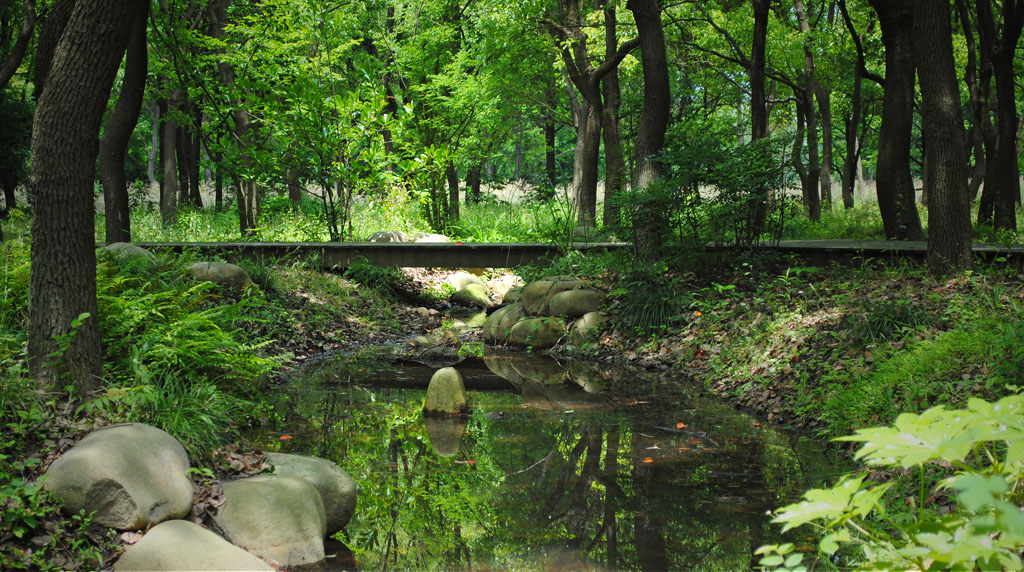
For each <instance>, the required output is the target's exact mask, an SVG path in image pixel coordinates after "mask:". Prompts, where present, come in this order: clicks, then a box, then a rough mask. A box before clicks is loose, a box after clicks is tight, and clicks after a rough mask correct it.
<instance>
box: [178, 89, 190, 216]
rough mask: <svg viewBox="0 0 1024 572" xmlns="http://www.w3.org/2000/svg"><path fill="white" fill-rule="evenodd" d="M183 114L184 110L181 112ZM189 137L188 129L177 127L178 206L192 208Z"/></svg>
mask: <svg viewBox="0 0 1024 572" xmlns="http://www.w3.org/2000/svg"><path fill="white" fill-rule="evenodd" d="M187 106H188V103H187V102H185V103H184V104H183V105H182V106H181V107H182V108H184V107H187ZM181 111H182V112H184V109H182V110H181ZM190 139H191V138H190V137H189V134H188V128H187V127H186V126H185V125H180V124H179V125H178V135H177V138H176V139H175V154H176V155H177V160H178V204H179V205H184V206H192V191H191V189H192V184H191V183H190V182H189V180H188V177H189V174H190V173H191V171H192V169H191V166H190V165H189V159H190V158H191V157H192V153H191V152H190V150H189V146H190V145H189V142H190Z"/></svg>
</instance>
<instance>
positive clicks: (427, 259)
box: [136, 240, 1024, 269]
mask: <svg viewBox="0 0 1024 572" xmlns="http://www.w3.org/2000/svg"><path fill="white" fill-rule="evenodd" d="M136 244H137V245H138V246H141V247H143V248H147V249H150V250H160V249H171V250H174V251H176V252H181V251H184V250H192V251H195V252H197V253H198V254H199V255H200V256H204V257H209V256H214V255H220V256H223V257H225V258H227V259H236V258H253V257H263V258H303V259H309V258H312V259H314V260H318V261H319V263H320V266H321V268H325V269H329V268H347V267H348V266H351V265H352V264H353V263H354V262H356V261H358V260H361V259H365V260H367V261H368V262H370V263H372V264H375V265H377V266H400V267H423V268H515V267H518V266H524V265H527V264H532V263H543V262H544V261H545V260H551V259H553V258H555V257H556V256H558V255H560V254H561V253H562V247H561V246H559V245H555V244H546V243H531V242H512V243H465V244H460V243H457V242H412V243H410V242H398V243H394V242H391V243H383V242H138V243H136ZM632 247H633V246H632V244H630V243H625V242H583V243H575V244H573V245H572V246H571V249H572V250H576V251H579V252H581V253H583V254H587V253H594V252H601V251H612V250H629V249H632ZM754 248H755V249H756V250H762V251H773V252H779V253H784V254H794V255H796V256H798V257H800V258H801V259H803V260H804V261H805V262H806V263H808V264H817V265H822V264H828V263H829V262H832V261H837V262H844V261H846V262H849V261H856V260H865V259H874V260H888V259H893V258H910V259H921V260H923V259H924V257H925V255H926V254H927V251H928V246H927V243H925V242H924V241H904V242H900V241H885V240H783V241H781V242H779V243H778V244H777V245H768V244H766V245H761V246H756V247H754ZM711 249H712V250H731V247H712V248H711ZM974 253H975V256H977V257H980V258H983V259H990V260H992V259H996V258H998V257H1004V258H1006V259H1007V261H1008V262H1012V263H1014V264H1018V265H1020V264H1022V263H1024V245H1013V246H1001V245H994V244H981V243H977V244H975V245H974Z"/></svg>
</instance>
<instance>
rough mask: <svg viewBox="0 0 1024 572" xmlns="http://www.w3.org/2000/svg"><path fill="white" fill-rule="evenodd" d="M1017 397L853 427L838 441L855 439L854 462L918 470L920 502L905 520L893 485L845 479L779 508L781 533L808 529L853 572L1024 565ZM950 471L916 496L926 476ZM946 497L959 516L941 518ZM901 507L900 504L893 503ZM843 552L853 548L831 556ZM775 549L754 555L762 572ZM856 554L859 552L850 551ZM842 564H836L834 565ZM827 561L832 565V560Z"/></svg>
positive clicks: (1021, 403) (1021, 405)
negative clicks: (890, 494)
mask: <svg viewBox="0 0 1024 572" xmlns="http://www.w3.org/2000/svg"><path fill="white" fill-rule="evenodd" d="M1022 410H1024V396H1022V395H1012V396H1009V397H1006V398H1003V399H1001V400H999V401H997V402H995V403H989V402H986V401H983V400H981V399H971V400H970V401H969V402H968V406H967V408H966V409H957V410H947V409H946V408H945V407H942V406H939V407H934V408H932V409H929V410H927V411H925V412H924V413H921V414H920V415H917V414H913V413H904V414H902V415H900V416H899V417H898V418H897V419H896V421H895V423H894V424H893V426H891V427H872V428H867V429H861V430H859V431H857V432H856V434H854V435H852V436H847V437H841V438H840V439H838V440H840V441H855V442H862V443H863V445H862V446H861V448H860V450H859V451H858V452H857V455H856V457H857V459H860V460H863V461H865V462H866V463H867V464H868V465H871V466H874V467H883V468H891V469H894V470H895V469H903V470H906V469H917V471H918V473H919V474H920V475H921V498H920V502H919V504H918V503H910V504H916V509H912V510H915V511H916V512H915V513H914V514H912V515H905V514H896V513H898V512H899V511H900V510H906V509H904V508H903V507H902V506H894V507H892V511H893V513H894V514H889V513H888V512H887V511H886V504H885V496H886V495H885V493H886V492H887V491H889V490H890V488H891V487H892V486H893V484H894V483H885V484H878V483H871V482H866V480H867V479H866V477H867V473H864V474H861V475H858V476H850V475H848V476H846V477H843V478H842V479H840V481H839V482H838V483H837V484H836V485H835V486H834V487H832V488H827V489H812V490H810V491H808V492H807V493H805V494H804V496H803V499H802V500H801V501H800V502H797V503H794V504H791V505H788V506H785V507H783V508H782V509H780V510H779V512H778V514H777V515H776V517H775V518H774V522H776V523H781V524H782V525H783V530H784V531H786V530H790V529H792V528H795V527H797V526H800V525H803V524H810V525H812V526H814V527H816V528H817V529H819V533H820V535H821V541H820V542H819V544H818V553H819V557H831V558H834V557H836V555H842V556H843V557H844V558H845V559H846V561H845V562H844V563H845V564H848V565H853V566H855V567H856V568H857V569H860V570H876V569H916V570H939V569H942V570H950V569H952V570H976V569H981V570H991V569H995V570H998V569H1003V570H1021V569H1024V562H1022V561H1021V558H1020V554H1021V551H1022V550H1024V513H1022V512H1021V506H1020V505H1021V500H1022V494H1021V491H1020V484H1021V480H1022V477H1024V415H1022V414H1021V412H1022ZM926 468H927V469H928V470H934V469H938V470H944V471H946V473H947V474H948V473H951V474H950V475H949V476H946V477H945V478H942V479H941V480H939V481H938V483H937V485H936V486H935V487H934V491H933V494H930V495H927V494H925V490H924V482H925V481H924V476H925V470H926ZM947 491H948V492H952V493H953V494H955V498H956V504H957V508H958V510H955V511H952V512H947V513H946V514H942V512H943V511H941V510H937V508H938V507H936V506H935V502H936V501H935V499H936V498H937V497H940V496H941V494H942V493H943V492H947ZM901 504H907V503H901ZM844 546H849V547H850V548H851V549H852V550H850V551H848V552H840V550H841V548H842V547H844ZM780 548H781V547H776V546H766V547H762V550H759V551H758V554H768V555H772V556H776V557H769V556H766V557H765V558H763V559H762V560H761V565H762V568H764V569H776V570H777V569H779V568H777V566H779V565H780V564H781V565H783V566H786V567H787V569H788V568H789V566H788V565H786V564H785V563H783V562H779V559H778V558H777V557H778V556H782V554H781V551H780V550H779V549H780ZM858 549H859V550H858ZM840 560H842V559H840ZM833 561H835V560H833Z"/></svg>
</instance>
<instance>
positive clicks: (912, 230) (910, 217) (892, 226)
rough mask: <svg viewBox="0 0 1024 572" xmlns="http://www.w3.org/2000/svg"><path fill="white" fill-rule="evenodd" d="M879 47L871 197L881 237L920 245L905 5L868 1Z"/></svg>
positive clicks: (903, 0)
mask: <svg viewBox="0 0 1024 572" xmlns="http://www.w3.org/2000/svg"><path fill="white" fill-rule="evenodd" d="M870 2H871V5H872V6H873V7H874V8H875V12H877V13H878V19H879V23H880V24H881V28H882V43H884V44H885V92H884V95H883V99H882V126H881V131H880V132H879V134H878V165H877V167H876V185H877V189H876V192H877V194H878V208H879V210H880V211H881V214H882V224H883V226H884V227H885V237H886V238H888V239H890V240H921V239H923V238H924V231H923V230H921V219H920V217H919V216H918V214H917V207H916V205H915V195H914V181H913V179H912V178H911V176H910V134H911V127H912V125H913V117H914V54H913V33H914V32H913V9H912V8H913V7H912V5H911V1H910V0H870Z"/></svg>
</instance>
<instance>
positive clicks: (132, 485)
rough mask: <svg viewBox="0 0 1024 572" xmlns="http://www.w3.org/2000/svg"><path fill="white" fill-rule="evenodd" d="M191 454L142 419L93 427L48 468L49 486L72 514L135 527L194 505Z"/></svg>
mask: <svg viewBox="0 0 1024 572" xmlns="http://www.w3.org/2000/svg"><path fill="white" fill-rule="evenodd" d="M188 467H189V463H188V455H187V454H186V453H185V449H184V447H182V446H181V443H178V441H177V440H176V439H175V438H174V437H171V436H170V435H169V434H167V433H165V432H164V431H161V430H160V429H157V428H156V427H150V426H149V425H143V424H141V423H129V424H125V425H113V426H111V427H107V428H104V429H100V430H98V431H93V432H92V433H90V434H89V435H88V436H86V438H85V439H82V440H81V442H79V443H78V444H77V445H75V446H74V447H72V448H71V449H70V450H68V451H67V452H66V453H64V455H62V456H61V457H60V458H59V459H57V460H56V461H55V462H54V463H53V464H52V465H50V468H49V469H47V471H46V475H47V476H46V481H45V485H44V486H45V487H46V488H47V489H49V490H50V491H52V492H53V494H54V495H56V497H57V498H58V499H59V500H60V503H61V506H62V507H63V509H64V510H65V512H67V513H69V514H78V512H79V511H85V513H86V514H89V513H92V512H93V511H95V514H94V515H93V517H92V520H93V522H95V523H96V524H100V525H103V526H109V527H111V528H117V529H120V530H136V529H140V528H146V527H148V526H152V525H154V524H157V523H159V522H162V521H164V520H168V519H172V518H181V517H183V516H185V515H187V514H188V513H189V511H190V510H191V509H192V480H191V479H189V477H188V475H187V474H186V471H187V470H188Z"/></svg>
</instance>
